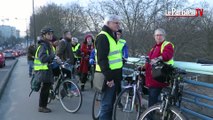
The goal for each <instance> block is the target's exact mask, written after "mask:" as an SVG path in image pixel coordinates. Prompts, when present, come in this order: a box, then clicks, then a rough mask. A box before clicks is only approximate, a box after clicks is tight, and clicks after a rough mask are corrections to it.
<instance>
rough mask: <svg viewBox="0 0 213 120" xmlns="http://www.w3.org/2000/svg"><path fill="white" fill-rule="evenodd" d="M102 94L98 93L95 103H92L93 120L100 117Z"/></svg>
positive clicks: (95, 96)
mask: <svg viewBox="0 0 213 120" xmlns="http://www.w3.org/2000/svg"><path fill="white" fill-rule="evenodd" d="M101 96H102V95H101V93H100V92H98V91H96V92H95V95H94V98H93V102H92V118H93V120H98V119H99V116H100V112H101V111H100V108H101Z"/></svg>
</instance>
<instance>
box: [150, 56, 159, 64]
mask: <svg viewBox="0 0 213 120" xmlns="http://www.w3.org/2000/svg"><path fill="white" fill-rule="evenodd" d="M159 61H162V56H160V57H157V58H154V59H151V61H150V64H151V65H154V64H156V63H157V62H159Z"/></svg>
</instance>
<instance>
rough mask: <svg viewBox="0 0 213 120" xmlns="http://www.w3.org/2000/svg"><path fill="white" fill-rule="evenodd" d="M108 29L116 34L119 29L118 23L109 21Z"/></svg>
mask: <svg viewBox="0 0 213 120" xmlns="http://www.w3.org/2000/svg"><path fill="white" fill-rule="evenodd" d="M108 27H109V28H110V29H111V30H112V31H113V32H116V31H118V29H119V28H120V22H119V21H109V22H108Z"/></svg>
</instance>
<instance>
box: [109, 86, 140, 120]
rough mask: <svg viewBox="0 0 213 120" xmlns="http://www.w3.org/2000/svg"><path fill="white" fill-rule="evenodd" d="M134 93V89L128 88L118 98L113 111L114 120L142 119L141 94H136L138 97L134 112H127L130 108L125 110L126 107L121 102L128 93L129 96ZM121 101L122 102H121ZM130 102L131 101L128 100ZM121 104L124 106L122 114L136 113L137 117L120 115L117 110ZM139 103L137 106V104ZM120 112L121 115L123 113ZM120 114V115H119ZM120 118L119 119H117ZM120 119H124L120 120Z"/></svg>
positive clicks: (136, 97)
mask: <svg viewBox="0 0 213 120" xmlns="http://www.w3.org/2000/svg"><path fill="white" fill-rule="evenodd" d="M132 91H133V88H126V89H124V90H123V91H122V92H121V93H120V94H119V96H118V98H117V99H116V101H115V104H114V109H113V118H114V120H138V118H139V117H140V112H141V107H140V105H141V101H140V96H139V93H138V92H136V96H135V104H134V110H133V111H130V112H129V111H128V110H125V109H128V108H125V105H124V104H123V102H122V101H121V99H122V98H121V97H122V96H123V95H124V96H125V94H126V93H127V95H128V94H129V93H131V92H132ZM120 101H121V102H120ZM128 101H129V100H128ZM119 103H121V104H122V105H123V108H122V110H120V111H122V112H126V113H130V114H131V113H133V112H136V115H134V114H132V115H130V114H127V115H120V114H119V113H118V112H117V110H118V104H119ZM136 103H137V104H136ZM136 105H137V106H136ZM122 112H120V113H122ZM117 114H119V115H117ZM117 117H119V118H117ZM120 117H123V118H120Z"/></svg>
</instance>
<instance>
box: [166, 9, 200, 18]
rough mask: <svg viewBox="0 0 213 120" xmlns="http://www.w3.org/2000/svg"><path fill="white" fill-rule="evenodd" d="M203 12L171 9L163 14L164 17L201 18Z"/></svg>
mask: <svg viewBox="0 0 213 120" xmlns="http://www.w3.org/2000/svg"><path fill="white" fill-rule="evenodd" d="M203 13H204V10H203V9H202V8H195V9H176V8H172V9H171V10H168V11H167V12H166V13H165V16H166V17H199V16H200V17H202V16H203Z"/></svg>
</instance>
